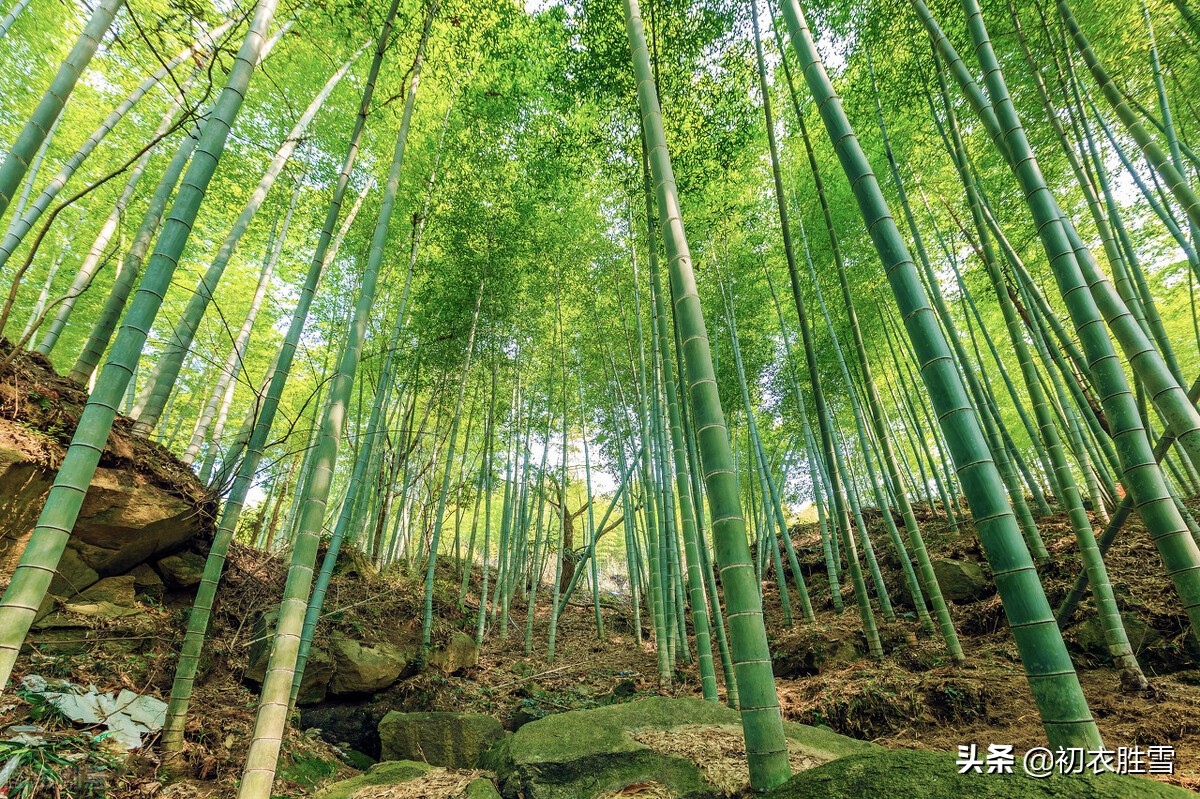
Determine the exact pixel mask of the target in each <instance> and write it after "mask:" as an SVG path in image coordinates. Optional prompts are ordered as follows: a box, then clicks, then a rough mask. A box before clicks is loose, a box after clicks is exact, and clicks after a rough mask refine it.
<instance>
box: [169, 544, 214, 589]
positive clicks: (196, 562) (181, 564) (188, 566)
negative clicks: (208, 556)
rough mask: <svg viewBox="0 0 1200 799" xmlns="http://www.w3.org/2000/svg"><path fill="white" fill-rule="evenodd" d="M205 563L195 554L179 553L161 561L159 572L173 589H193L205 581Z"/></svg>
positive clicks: (202, 558) (201, 557)
mask: <svg viewBox="0 0 1200 799" xmlns="http://www.w3.org/2000/svg"><path fill="white" fill-rule="evenodd" d="M204 562H205V559H204V557H203V556H201V555H198V554H197V553H195V552H179V553H176V554H174V555H167V556H166V557H165V558H163V559H162V560H160V561H159V562H158V571H159V573H161V574H162V576H163V580H165V581H166V583H167V585H169V586H171V587H172V588H191V587H192V586H196V585H200V581H201V580H203V579H204Z"/></svg>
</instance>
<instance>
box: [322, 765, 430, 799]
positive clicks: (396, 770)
mask: <svg viewBox="0 0 1200 799" xmlns="http://www.w3.org/2000/svg"><path fill="white" fill-rule="evenodd" d="M432 769H433V766H430V765H428V764H427V763H418V762H416V761H415V760H389V761H387V762H384V763H376V764H375V765H374V766H371V770H370V771H368V772H367V773H366V774H360V775H358V776H357V777H351V778H350V779H348V780H342V781H341V782H335V783H333V784H332V785H328V786H326V787H325V788H324V789H322V790H321V791H318V792H317V793H316V794H314V795H313V799H350V796H351V795H352V794H353V793H354V792H355V791H357V790H358V789H360V788H365V787H367V786H369V785H395V784H396V783H400V782H408V781H409V780H413V779H416V778H417V777H420V776H421V775H422V774H425V773H426V772H428V771H431V770H432Z"/></svg>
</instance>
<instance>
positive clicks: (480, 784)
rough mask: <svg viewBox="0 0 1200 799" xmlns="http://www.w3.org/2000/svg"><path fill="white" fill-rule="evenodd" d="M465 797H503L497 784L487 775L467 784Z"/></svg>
mask: <svg viewBox="0 0 1200 799" xmlns="http://www.w3.org/2000/svg"><path fill="white" fill-rule="evenodd" d="M463 796H464V797H465V799H501V797H500V792H499V791H497V790H496V785H495V783H493V782H492V781H491V780H489V779H488V778H487V777H480V778H479V779H477V780H475V781H473V782H472V783H471V784H470V785H468V786H467V790H466V793H464V794H463Z"/></svg>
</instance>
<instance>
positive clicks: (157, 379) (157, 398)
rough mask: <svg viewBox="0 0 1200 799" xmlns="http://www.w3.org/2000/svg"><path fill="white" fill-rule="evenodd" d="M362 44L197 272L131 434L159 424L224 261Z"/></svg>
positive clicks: (294, 128)
mask: <svg viewBox="0 0 1200 799" xmlns="http://www.w3.org/2000/svg"><path fill="white" fill-rule="evenodd" d="M365 49H366V44H363V45H362V46H361V47H359V49H358V50H357V51H355V52H354V54H353V55H351V56H350V57H349V58H348V59H346V61H345V62H343V63H342V65H341V66H340V67H338V69H337V70H335V71H334V73H333V75H331V76H330V77H329V79H328V80H327V81H326V82H325V84H324V85H323V86H322V87H321V90H320V91H319V92H318V93H317V96H316V97H314V98H313V100H312V102H310V103H309V105H308V107H307V108H306V109H305V110H304V113H302V114H301V115H300V118H299V119H297V120H296V124H295V125H293V126H292V129H291V131H290V132H289V133H288V134H287V136H286V137H285V138H284V140H283V143H282V144H280V146H279V148H278V149H277V150H276V151H275V155H274V156H273V157H272V158H271V161H270V163H269V164H268V165H267V168H266V170H265V171H264V172H263V176H262V177H261V178H260V179H259V181H258V185H257V186H255V187H254V190H253V191H252V192H251V193H250V196H249V197H248V198H247V200H246V203H245V205H244V207H243V208H242V210H241V212H240V213H239V214H238V217H237V219H236V220H235V221H234V223H233V227H232V228H231V229H230V231H229V233H228V235H226V237H225V240H224V241H223V242H222V243H221V246H220V247H219V248H218V250H217V254H216V256H215V257H214V258H213V260H212V263H211V264H209V266H208V269H207V270H206V271H205V273H204V275H203V276H202V277H201V279H200V282H199V283H198V284H197V286H196V289H195V290H194V292H193V294H192V297H191V299H190V300H188V304H187V308H185V309H184V312H183V314H182V316H181V317H180V319H179V322H178V324H176V326H175V329H174V330H173V331H172V333H171V336H170V338H169V340H168V341H167V344H166V346H165V348H164V350H163V352H162V353H161V354H160V355H159V357H158V358H157V359H156V360H155V366H154V372H153V374H152V375H151V376H150V379H149V380H148V381H147V383H146V386H145V388H143V389H142V395H141V396H140V397H139V398H138V402H137V405H135V406H134V417H135V418H136V419H137V422H136V424H135V425H134V426H133V432H134V433H135V434H138V435H148V434H149V433H150V431H151V430H153V429H154V427H155V425H156V424H157V423H158V418H159V416H160V415H161V414H162V409H163V407H164V406H165V405H166V401H167V397H168V396H170V394H171V389H172V388H173V386H174V384H175V378H176V377H177V376H178V375H179V369H180V367H181V366H182V365H183V359H184V357H185V356H186V355H187V353H188V351H189V350H190V349H191V345H192V340H193V339H194V338H195V336H196V331H197V330H199V328H200V322H201V320H202V319H203V317H204V314H205V312H206V311H207V310H208V306H209V304H210V303H211V302H212V298H213V292H214V291H216V288H217V284H218V283H219V282H220V280H221V276H222V275H223V274H224V273H225V267H226V266H228V264H229V261H230V259H231V258H232V257H233V254H234V252H235V251H236V249H237V246H238V243H239V242H240V241H241V239H242V236H243V235H245V233H246V231H247V230H248V229H249V227H250V223H251V222H252V221H253V220H254V216H255V214H257V213H258V209H259V208H261V207H262V203H263V201H264V200H265V199H266V197H267V193H268V192H269V191H270V190H271V187H272V186H273V185H274V184H275V180H276V179H277V178H278V177H279V175H280V174H281V173H282V172H283V169H284V167H285V166H286V165H287V163H288V160H289V159H290V158H291V156H292V153H293V152H294V151H295V149H296V147H297V146H299V144H300V142H301V140H302V139H303V137H304V132H305V131H306V130H307V129H308V126H309V124H311V122H312V121H313V119H314V118H315V117H316V115H317V112H318V111H320V110H321V106H322V105H324V103H325V100H326V99H327V98H328V97H329V95H330V94H332V93H333V90H334V89H335V88H337V85H338V84H339V83H340V82H341V80H342V78H343V77H344V76H345V74H346V73H347V72H348V71H349V69H350V67H351V65H352V64H353V63H354V62H355V60H357V59H358V56H359V55H361V54H362V51H363V50H365Z"/></svg>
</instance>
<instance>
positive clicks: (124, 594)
mask: <svg viewBox="0 0 1200 799" xmlns="http://www.w3.org/2000/svg"><path fill="white" fill-rule="evenodd" d="M134 582H135V581H134V578H133V575H132V574H125V575H122V576H120V577H105V578H104V579H103V580H101V581H99V582H98V583H96V584H95V585H93V586H92V587H91V588H88V589H86V590H84V591H80V592H79V599H82V600H86V601H88V602H107V603H109V604H112V605H117V606H119V607H123V608H131V607H133V606H134V605H135V604H136V600H135V598H134Z"/></svg>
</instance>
